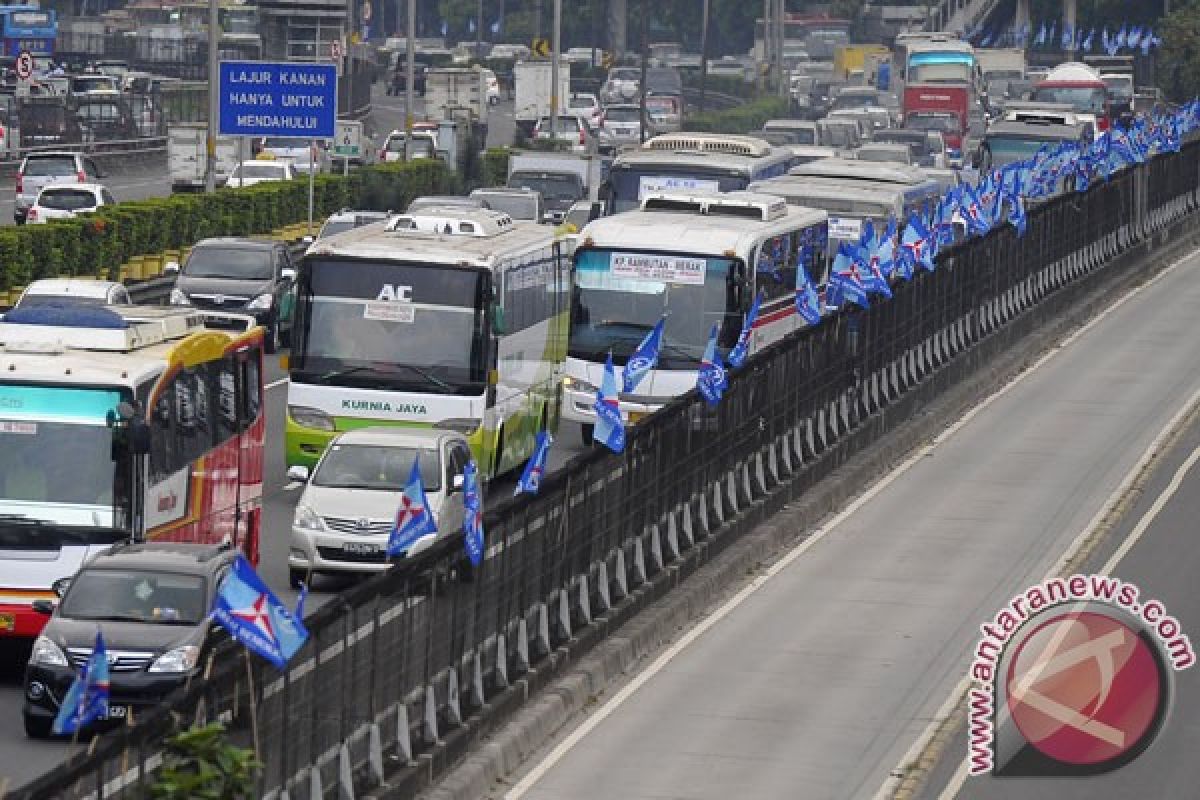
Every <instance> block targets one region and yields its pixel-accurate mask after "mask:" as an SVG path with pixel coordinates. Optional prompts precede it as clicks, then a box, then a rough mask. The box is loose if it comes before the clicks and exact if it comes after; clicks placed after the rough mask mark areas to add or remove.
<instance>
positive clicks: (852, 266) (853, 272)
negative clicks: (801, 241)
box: [829, 242, 871, 308]
mask: <svg viewBox="0 0 1200 800" xmlns="http://www.w3.org/2000/svg"><path fill="white" fill-rule="evenodd" d="M829 295H830V300H831V301H836V302H837V305H838V306H839V307H840V306H841V305H842V304H843V303H845V302H847V301H849V302H851V303H854V304H855V305H859V306H862V307H863V308H869V307H870V305H871V302H870V300H868V299H867V288H866V287H865V286H864V285H863V277H862V274H861V272H860V271H859V268H858V264H857V262H856V261H855V259H854V252H853V250H852V249H851V247H850V246H849V245H848V244H847V243H846V242H843V243H842V244H840V245H838V252H837V255H836V256H834V257H833V269H832V270H830V273H829Z"/></svg>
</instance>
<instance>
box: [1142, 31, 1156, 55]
mask: <svg viewBox="0 0 1200 800" xmlns="http://www.w3.org/2000/svg"><path fill="white" fill-rule="evenodd" d="M1157 44H1158V37H1156V36H1155V35H1154V32H1153V31H1151V30H1149V29H1147V30H1146V33H1145V35H1144V36H1142V55H1144V56H1148V55H1150V48H1151V47H1153V46H1155V45H1157Z"/></svg>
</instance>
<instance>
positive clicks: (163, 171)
mask: <svg viewBox="0 0 1200 800" xmlns="http://www.w3.org/2000/svg"><path fill="white" fill-rule="evenodd" d="M382 86H383V84H382V83H380V84H378V85H377V86H376V87H375V89H374V91H373V96H372V101H371V102H372V113H371V116H370V117H369V118H368V119H367V121H366V125H365V128H366V132H367V135H368V136H369V137H370V143H371V144H372V145H373V147H374V149H375V150H378V148H379V147H381V146H382V145H383V141H384V139H386V138H387V135H388V133H389V132H391V131H392V130H395V129H398V128H403V127H404V98H403V97H388V96H387V95H386V94H385V93H384V91H383V88H382ZM424 113H425V105H424V102H423V101H422V100H421V99H420V98H417V103H416V111H415V115H416V116H417V118H418V119H420V118H421V117H423V116H424ZM515 131H516V125H515V123H514V122H513V118H512V101H508V100H506V101H504V102H502V103H500V104H499V105H497V106H496V107H494V108H493V109H492V111H491V114H489V120H488V140H487V144H488V146H489V147H496V146H501V145H507V144H512V141H513V134H514V133H515ZM102 182H103V183H104V184H105V185H106V186H107V187H108V188H109V190H110V191H111V192H112V193H113V196H114V197H116V198H117V200H118V201H121V200H143V199H145V198H147V197H165V196H167V195H169V194H170V193H171V181H170V180H169V178H168V173H167V162H166V157H165V156H164V155H156V156H148V157H147V160H146V161H144V162H139V163H138V164H135V165H121V166H117V167H113V168H112V171H111V172H110V173H109V174H108V175H107V176H106V177H105V178H103V179H102ZM13 187H14V181H13V178H12V177H7V178H4V179H3V185H2V186H0V225H12V224H14V222H13V202H14V199H15V197H14V188H13Z"/></svg>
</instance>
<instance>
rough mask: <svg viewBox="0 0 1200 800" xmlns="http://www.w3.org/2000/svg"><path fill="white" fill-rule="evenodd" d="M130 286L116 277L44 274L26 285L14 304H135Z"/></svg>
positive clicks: (24, 305)
mask: <svg viewBox="0 0 1200 800" xmlns="http://www.w3.org/2000/svg"><path fill="white" fill-rule="evenodd" d="M132 303H133V301H132V300H131V299H130V297H129V290H128V289H126V288H125V284H123V283H118V282H117V281H96V280H90V279H88V278H42V279H41V280H38V281H34V282H33V283H31V284H29V285H28V286H26V287H25V291H23V292H21V296H20V298H18V299H17V302H16V304H14V305H13V308H32V307H34V306H45V305H58V306H62V305H78V306H117V305H132Z"/></svg>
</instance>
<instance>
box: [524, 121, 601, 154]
mask: <svg viewBox="0 0 1200 800" xmlns="http://www.w3.org/2000/svg"><path fill="white" fill-rule="evenodd" d="M533 138H534V139H536V140H538V141H543V142H546V141H552V142H558V143H559V144H560V145H561V146H563V147H564V148H565V149H567V150H569V151H571V152H572V153H588V152H591V150H592V149H593V144H594V142H593V139H592V136H591V129H590V128H589V127H588V124H587V122H585V121H584V120H583V119H581V118H579V117H576V116H567V115H560V116H558V117H557V118H556V119H555V120H554V123H553V124H551V121H550V117H538V121H537V124H536V125H534V126H533Z"/></svg>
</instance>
